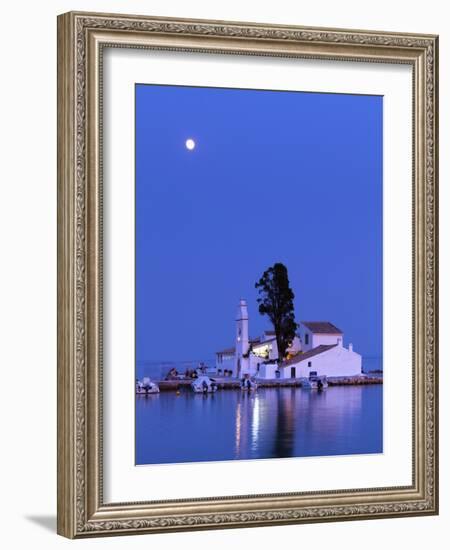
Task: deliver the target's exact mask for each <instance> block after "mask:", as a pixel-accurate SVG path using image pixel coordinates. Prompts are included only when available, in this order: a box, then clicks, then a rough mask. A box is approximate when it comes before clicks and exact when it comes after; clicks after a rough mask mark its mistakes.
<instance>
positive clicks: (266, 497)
mask: <svg viewBox="0 0 450 550" xmlns="http://www.w3.org/2000/svg"><path fill="white" fill-rule="evenodd" d="M105 48H139V49H147V50H152V49H153V50H167V51H188V52H189V51H190V52H192V51H193V52H198V53H202V54H203V55H208V54H209V53H223V54H237V55H249V56H269V57H270V56H272V57H274V58H279V57H289V58H301V59H327V60H342V61H356V62H368V63H392V64H406V65H409V66H411V67H412V74H413V106H412V126H413V140H412V142H413V152H412V163H413V168H412V174H413V181H412V193H411V197H412V210H413V219H412V235H413V242H412V252H413V254H412V255H413V282H412V286H413V299H412V302H413V312H412V318H413V327H412V334H413V346H412V348H413V361H412V363H413V374H412V382H413V384H412V394H413V415H412V418H411V426H412V442H413V444H412V451H413V452H412V455H413V456H412V465H413V468H412V484H411V485H408V486H392V487H381V488H380V487H376V488H361V489H347V488H343V489H342V490H336V489H332V490H325V491H316V492H308V491H306V492H301V493H298V492H286V493H279V494H272V493H271V494H266V493H265V492H264V488H263V486H262V489H261V493H260V494H257V495H245V496H238V495H236V496H232V497H230V496H227V497H220V496H217V497H214V498H212V497H208V498H195V499H186V498H180V499H175V500H174V499H172V500H152V495H151V494H149V495H148V501H146V502H117V503H116V502H114V503H106V502H105V501H104V498H103V490H104V478H103V459H104V449H103V421H104V418H103V408H102V405H103V386H102V384H103V347H102V346H103V333H102V327H103V299H104V296H103V263H102V262H103V223H102V219H103V218H102V208H103V202H102V201H103V157H102V139H103V134H102V131H103V130H102V95H101V89H102V86H103V82H102V76H103V72H102V71H103V65H102V59H103V57H102V56H103V52H104V49H105ZM437 130H438V38H437V36H432V35H418V34H407V33H388V32H375V31H356V30H342V29H324V28H305V27H298V26H282V25H265V24H255V23H240V22H223V21H206V20H204V21H203V20H189V19H171V18H161V17H144V16H132V15H112V14H96V13H77V12H70V13H66V14H63V15H61V16H59V17H58V533H59V534H61V535H63V536H66V537H69V538H83V537H90V536H102V535H121V534H134V533H154V532H168V531H184V530H193V529H217V528H232V527H234V528H236V527H246V526H248V527H250V526H264V525H281V524H292V523H306V522H319V521H340V520H356V519H376V518H386V517H401V516H416V515H432V514H437V513H438V412H437V411H438V312H437V306H438V276H437V266H438V256H437V254H438V240H437V239H438V215H437V207H438V187H437V186H438V162H437V158H438V134H437ZM411 197H405V200H411ZM131 368H132V367H131Z"/></svg>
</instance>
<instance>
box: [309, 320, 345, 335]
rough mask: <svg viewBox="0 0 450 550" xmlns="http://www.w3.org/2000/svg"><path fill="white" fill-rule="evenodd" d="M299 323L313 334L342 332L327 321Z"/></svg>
mask: <svg viewBox="0 0 450 550" xmlns="http://www.w3.org/2000/svg"><path fill="white" fill-rule="evenodd" d="M301 323H302V324H303V325H305V327H307V328H309V330H310V331H311V332H312V333H314V334H342V330H340V329H338V328H337V327H336V326H334V325H333V323H330V322H329V321H302V322H301Z"/></svg>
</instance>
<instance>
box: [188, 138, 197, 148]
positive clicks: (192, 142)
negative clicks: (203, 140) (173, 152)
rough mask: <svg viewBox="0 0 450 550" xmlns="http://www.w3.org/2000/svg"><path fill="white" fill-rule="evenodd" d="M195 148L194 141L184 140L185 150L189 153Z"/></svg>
mask: <svg viewBox="0 0 450 550" xmlns="http://www.w3.org/2000/svg"><path fill="white" fill-rule="evenodd" d="M194 147H195V141H194V140H193V139H190V138H189V139H187V140H186V149H189V151H192V149H194Z"/></svg>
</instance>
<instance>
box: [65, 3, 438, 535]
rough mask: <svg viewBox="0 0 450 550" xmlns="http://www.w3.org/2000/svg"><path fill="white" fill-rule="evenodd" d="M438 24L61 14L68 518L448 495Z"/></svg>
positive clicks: (332, 509) (180, 520)
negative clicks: (427, 29)
mask: <svg viewBox="0 0 450 550" xmlns="http://www.w3.org/2000/svg"><path fill="white" fill-rule="evenodd" d="M437 47H438V39H437V37H436V36H432V35H417V34H407V33H388V32H378V31H377V32H375V31H356V30H342V29H323V28H305V27H298V26H289V25H286V26H282V25H267V24H255V23H238V22H223V21H202V20H186V19H171V18H160V17H159V18H157V17H142V16H130V15H110V14H95V13H75V12H71V13H66V14H64V15H61V16H59V18H58V308H59V309H58V312H59V319H58V532H59V533H60V534H61V535H64V536H66V537H70V538H81V537H89V536H100V535H120V534H131V533H133V534H134V533H152V532H161V531H181V530H192V529H213V528H231V527H246V526H248V527H250V526H262V525H279V524H288V523H305V522H317V521H340V520H349V519H355V520H356V519H376V518H385V517H399V516H412V515H430V514H437V512H438V464H437V463H438V444H437V443H438V434H437V427H438V418H437V400H438V377H437V375H438V372H437V368H438V342H437V338H438V332H437V291H438V288H437V284H438V280H437V261H438V259H437V252H438V247H437V236H438V233H437V232H438V227H437V198H438V197H437V154H438V151H437V146H438V139H437V116H438V110H437V93H438V87H437V86H438V62H437V54H438V50H437Z"/></svg>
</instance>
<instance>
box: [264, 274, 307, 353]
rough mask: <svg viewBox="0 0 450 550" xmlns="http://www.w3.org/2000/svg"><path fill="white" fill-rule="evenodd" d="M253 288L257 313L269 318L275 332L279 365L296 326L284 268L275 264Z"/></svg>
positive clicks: (292, 302) (291, 295) (292, 296)
mask: <svg viewBox="0 0 450 550" xmlns="http://www.w3.org/2000/svg"><path fill="white" fill-rule="evenodd" d="M255 288H257V289H258V292H259V298H258V304H259V313H261V315H267V316H268V317H269V319H270V321H271V323H272V325H273V328H274V330H275V336H276V339H277V346H278V363H281V362H282V361H283V359H284V358H285V357H286V350H287V349H288V348H289V346H290V345H291V343H292V341H293V339H294V337H295V331H296V330H297V326H298V325H297V323H296V322H295V315H294V293H293V292H292V289H291V288H290V286H289V278H288V271H287V268H286V266H285V265H283V264H282V263H276V264H274V265H273V266H272V267H269V268H268V269H266V271H264V273H263V275H262V277H261V279H260V280H259V281H258V282H257V283H256V284H255Z"/></svg>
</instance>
